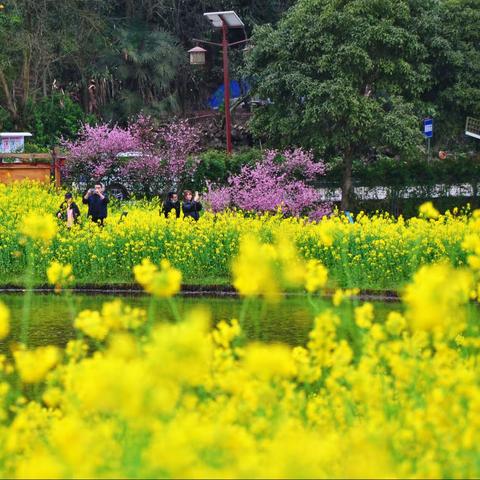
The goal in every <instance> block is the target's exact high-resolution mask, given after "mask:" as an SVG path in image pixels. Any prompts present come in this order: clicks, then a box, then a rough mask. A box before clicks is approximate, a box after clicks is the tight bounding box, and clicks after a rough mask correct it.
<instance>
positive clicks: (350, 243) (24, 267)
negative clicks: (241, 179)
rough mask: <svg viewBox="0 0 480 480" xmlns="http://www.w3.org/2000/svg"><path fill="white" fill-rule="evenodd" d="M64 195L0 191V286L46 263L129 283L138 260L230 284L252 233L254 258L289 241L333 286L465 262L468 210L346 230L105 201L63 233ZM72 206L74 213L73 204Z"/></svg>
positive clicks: (100, 280)
mask: <svg viewBox="0 0 480 480" xmlns="http://www.w3.org/2000/svg"><path fill="white" fill-rule="evenodd" d="M62 199H63V192H55V191H54V190H51V189H46V188H45V187H42V186H39V185H35V184H15V185H13V186H5V185H0V217H1V219H2V221H1V222H0V278H1V279H2V283H3V284H6V283H13V284H18V283H21V282H22V278H24V277H25V275H26V274H27V273H29V275H30V277H31V278H32V281H33V282H34V283H46V282H47V269H48V268H49V267H50V265H51V263H52V261H56V262H58V263H59V264H62V265H71V266H72V268H73V271H74V272H75V275H74V276H75V282H76V283H77V284H86V283H90V284H106V283H130V284H131V283H133V282H134V277H133V267H134V266H136V265H139V264H141V263H142V261H143V260H144V259H149V260H150V261H151V262H153V263H154V264H157V265H159V264H160V262H161V261H162V260H168V262H169V263H170V264H171V265H172V266H174V267H175V268H176V269H177V270H178V271H179V272H181V274H182V279H183V283H185V284H205V283H207V284H208V283H210V284H232V282H233V278H232V275H231V269H230V267H231V265H232V262H233V260H234V258H235V256H236V255H237V253H238V251H239V245H240V238H241V237H243V236H244V235H246V234H250V235H251V236H253V237H255V238H256V239H257V240H258V242H260V243H261V244H265V246H264V247H262V254H264V255H267V256H268V255H269V253H268V249H269V248H270V247H268V244H270V245H275V242H277V241H279V240H278V239H281V238H286V237H288V238H289V239H291V241H292V242H293V244H294V245H295V248H296V249H297V250H298V252H299V253H300V257H301V258H302V259H306V260H309V259H310V260H317V261H320V262H321V264H322V265H323V266H324V267H326V268H327V269H328V271H329V285H330V286H332V287H341V288H354V287H359V288H363V289H365V288H373V289H397V288H398V287H401V286H403V285H405V284H406V283H407V282H409V281H410V280H411V279H412V278H413V275H414V273H415V272H416V271H417V270H418V269H419V268H420V267H421V266H422V265H427V264H432V263H435V262H438V261H440V260H446V261H448V262H450V263H451V264H452V265H454V266H457V267H458V266H462V265H465V264H466V262H467V257H466V254H465V251H464V249H462V246H461V245H462V242H463V241H464V240H465V238H468V236H469V235H470V234H471V233H472V222H473V220H472V219H471V213H470V212H468V211H462V212H458V211H456V210H454V211H452V212H447V213H446V214H445V215H440V214H439V213H438V212H437V211H436V210H435V208H434V207H433V205H431V204H425V205H424V206H423V207H422V209H421V211H420V215H419V217H417V218H411V219H408V220H407V219H403V218H402V217H400V218H394V217H391V216H389V215H385V214H377V215H373V216H366V215H364V214H363V213H359V214H358V215H356V217H355V223H353V224H351V223H349V221H348V219H347V218H346V217H345V216H344V215H341V214H337V215H332V216H331V217H328V218H327V217H324V218H323V219H322V220H321V221H319V222H308V221H307V220H305V219H301V218H283V217H282V215H280V214H278V215H262V216H258V215H252V214H245V213H243V212H239V211H230V212H225V213H219V214H213V213H209V212H206V213H205V214H204V215H203V216H202V217H201V219H200V221H199V222H194V221H192V220H191V219H178V220H177V219H166V218H165V217H164V216H162V215H160V214H159V209H160V204H159V201H158V200H153V201H149V202H148V201H137V202H132V203H127V204H123V205H120V206H119V205H111V206H110V212H109V217H108V219H107V221H106V226H105V228H103V229H99V228H98V227H97V226H96V225H94V224H92V223H91V222H89V221H88V220H87V219H86V218H85V214H86V209H85V206H83V207H84V208H83V210H82V213H83V215H82V216H83V221H82V223H81V225H78V226H77V225H76V226H74V227H72V228H71V229H67V228H66V227H65V226H64V225H61V224H60V223H59V222H58V221H57V219H56V217H55V213H56V211H57V210H58V206H59V204H60V203H61V201H62ZM77 203H79V205H80V206H81V207H82V205H81V202H80V198H77ZM124 211H126V212H128V215H127V216H126V217H125V216H123V217H122V212H124ZM26 238H28V239H29V240H28V241H27V240H26ZM255 254H256V252H255V251H253V252H252V255H253V259H252V262H253V263H255V259H254V257H255ZM479 258H480V257H479ZM29 265H30V267H29ZM29 268H30V271H29ZM294 271H295V269H294V268H292V275H293V274H294V273H295V272H294ZM258 275H260V272H259V273H258Z"/></svg>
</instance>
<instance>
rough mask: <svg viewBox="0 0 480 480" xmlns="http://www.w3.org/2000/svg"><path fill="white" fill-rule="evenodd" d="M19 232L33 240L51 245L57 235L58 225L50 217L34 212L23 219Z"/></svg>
mask: <svg viewBox="0 0 480 480" xmlns="http://www.w3.org/2000/svg"><path fill="white" fill-rule="evenodd" d="M18 230H19V231H20V233H23V234H24V235H25V236H27V237H29V238H31V239H32V240H41V241H43V242H45V243H49V242H50V241H51V240H52V238H53V237H54V236H55V235H56V234H57V224H56V222H55V220H54V219H53V218H52V217H51V216H50V215H45V214H43V215H42V214H40V213H36V212H32V213H29V214H27V215H25V216H24V217H23V219H22V221H21V223H20V226H19V228H18Z"/></svg>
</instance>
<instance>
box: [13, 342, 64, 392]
mask: <svg viewBox="0 0 480 480" xmlns="http://www.w3.org/2000/svg"><path fill="white" fill-rule="evenodd" d="M13 356H14V359H15V365H16V369H17V371H18V373H19V375H20V378H21V379H22V381H23V382H24V383H38V382H41V381H42V380H43V379H44V378H45V376H46V375H47V373H48V372H49V371H50V370H51V369H52V368H53V367H54V366H55V365H56V364H57V363H58V361H59V360H60V351H59V349H58V348H57V347H54V346H52V345H49V346H46V347H38V348H36V349H35V350H25V349H23V348H21V349H19V350H17V351H15V352H14V353H13Z"/></svg>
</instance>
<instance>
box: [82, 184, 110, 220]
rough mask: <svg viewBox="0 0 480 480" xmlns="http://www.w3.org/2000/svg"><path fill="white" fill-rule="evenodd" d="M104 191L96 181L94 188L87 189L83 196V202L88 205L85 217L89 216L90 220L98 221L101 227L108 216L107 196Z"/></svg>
mask: <svg viewBox="0 0 480 480" xmlns="http://www.w3.org/2000/svg"><path fill="white" fill-rule="evenodd" d="M104 192H105V188H104V186H103V185H102V184H101V183H96V184H95V188H91V189H90V190H88V192H87V193H86V194H85V196H84V197H83V203H84V204H85V205H88V213H87V217H90V218H91V219H92V222H95V223H98V225H100V226H102V227H103V223H104V221H105V219H106V218H107V216H108V210H107V204H108V196H107V195H106V194H105V193H104Z"/></svg>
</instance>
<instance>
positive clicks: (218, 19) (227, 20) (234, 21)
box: [189, 11, 249, 154]
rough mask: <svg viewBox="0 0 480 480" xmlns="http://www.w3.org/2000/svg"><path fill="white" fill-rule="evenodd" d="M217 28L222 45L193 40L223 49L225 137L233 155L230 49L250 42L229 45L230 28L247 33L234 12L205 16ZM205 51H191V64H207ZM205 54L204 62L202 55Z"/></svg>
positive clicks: (228, 148)
mask: <svg viewBox="0 0 480 480" xmlns="http://www.w3.org/2000/svg"><path fill="white" fill-rule="evenodd" d="M203 15H204V16H205V17H206V18H208V20H209V21H210V23H211V24H212V25H213V27H215V28H221V29H222V43H215V42H209V41H207V40H198V39H195V38H194V39H193V41H195V42H197V43H206V44H208V45H215V46H217V47H222V57H223V89H224V106H225V136H226V140H227V153H228V154H231V153H232V151H233V147H232V121H231V116H230V78H229V70H228V49H229V47H232V46H233V45H239V44H241V43H245V42H248V40H249V39H248V38H246V37H247V36H246V34H245V39H244V40H240V41H238V42H233V43H228V31H229V29H230V28H242V29H243V31H244V32H245V25H244V24H243V22H242V21H241V20H240V17H239V16H238V15H237V14H236V13H235V12H233V11H228V12H208V13H204V14H203ZM204 52H205V50H204V49H203V48H201V47H198V46H197V47H195V48H192V49H191V50H189V53H190V63H191V64H195V65H199V64H205V53H204ZM199 54H200V55H202V54H203V60H202V57H201V56H200V55H199Z"/></svg>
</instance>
